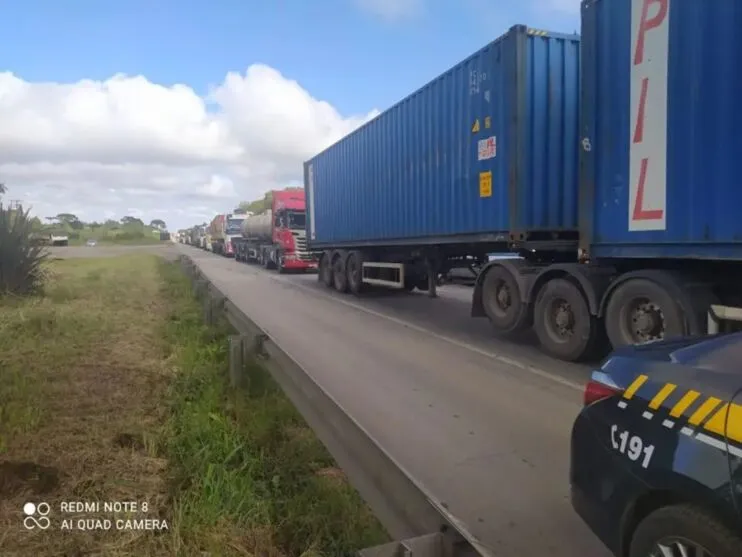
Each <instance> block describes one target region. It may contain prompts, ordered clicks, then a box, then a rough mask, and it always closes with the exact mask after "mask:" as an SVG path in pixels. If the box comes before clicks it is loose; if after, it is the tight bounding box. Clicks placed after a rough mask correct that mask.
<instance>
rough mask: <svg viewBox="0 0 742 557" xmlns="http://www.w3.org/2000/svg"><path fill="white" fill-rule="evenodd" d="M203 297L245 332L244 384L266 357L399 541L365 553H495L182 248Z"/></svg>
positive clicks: (233, 364) (394, 556) (238, 358)
mask: <svg viewBox="0 0 742 557" xmlns="http://www.w3.org/2000/svg"><path fill="white" fill-rule="evenodd" d="M180 260H181V264H182V266H183V268H184V270H185V271H186V273H187V274H188V275H189V276H190V277H191V278H192V280H193V286H194V291H195V294H196V296H197V297H198V298H199V299H200V300H201V301H202V303H203V307H204V318H205V319H206V320H207V321H209V322H214V321H215V320H216V319H217V318H218V314H219V312H224V315H225V317H226V319H227V320H228V321H229V323H230V324H231V326H232V328H233V329H234V330H235V331H237V333H238V335H235V336H232V337H230V377H231V379H232V382H233V384H234V385H236V386H238V385H239V383H240V381H241V379H240V377H241V373H242V372H243V371H244V367H245V366H244V364H245V362H246V361H248V359H249V358H252V359H255V360H257V361H259V362H260V364H261V366H262V367H264V368H265V369H266V370H267V371H268V372H269V373H270V374H271V376H272V377H273V378H274V380H275V381H276V382H277V383H278V385H279V386H280V387H281V388H282V390H283V391H284V393H285V394H286V395H287V396H288V398H289V399H290V400H291V402H292V403H293V404H294V406H295V407H296V409H297V410H298V411H299V412H300V413H301V415H302V416H303V417H304V419H305V420H306V422H307V423H308V424H309V426H310V427H311V428H312V429H313V430H314V432H315V434H316V435H317V437H318V438H319V439H320V440H321V441H322V443H323V444H324V445H325V447H326V448H327V449H328V451H329V452H330V454H331V455H332V456H333V458H334V459H335V460H336V462H337V463H338V465H339V466H340V467H341V468H342V469H343V471H344V472H345V474H346V475H347V477H348V480H349V481H350V483H351V484H352V485H353V487H355V488H356V490H358V492H359V493H360V495H361V497H363V499H364V500H365V501H366V503H367V504H368V505H369V507H371V510H372V511H373V512H374V514H375V515H376V517H377V518H378V519H379V521H380V522H381V523H382V524H383V525H384V527H385V528H386V529H387V531H388V532H389V534H390V535H391V537H392V538H393V539H395V540H400V541H395V542H392V543H389V544H384V545H381V546H377V547H372V548H367V549H363V550H361V551H360V552H359V557H474V556H476V555H484V556H488V557H489V556H492V557H494V554H493V553H492V552H491V551H490V550H489V549H488V548H486V547H484V546H483V545H482V544H481V543H480V542H479V541H478V540H477V539H476V538H475V537H474V536H473V535H472V534H471V533H470V532H468V531H467V529H466V527H465V526H464V525H463V524H462V523H461V522H460V521H459V520H457V519H456V517H455V516H453V515H452V514H451V513H450V512H449V511H448V509H446V505H445V503H443V502H441V501H438V500H436V499H435V498H434V497H433V496H432V495H431V494H430V493H429V492H427V490H426V489H425V488H424V487H423V486H421V485H420V484H419V483H418V482H417V481H415V480H414V479H413V478H412V476H411V475H410V474H408V473H407V472H406V471H405V470H404V469H403V468H402V467H401V466H400V465H399V464H398V463H397V462H395V461H394V459H393V458H392V457H391V456H390V455H389V454H388V453H387V452H386V451H384V449H382V448H381V446H380V445H379V444H378V443H377V442H376V441H375V440H374V439H373V438H372V437H371V436H370V435H369V434H368V433H367V432H366V431H365V430H364V429H363V427H362V426H361V425H360V424H359V423H358V422H356V421H355V420H354V419H353V418H352V417H350V416H349V415H348V413H347V412H345V411H344V410H343V408H342V407H341V406H340V404H338V402H337V401H335V400H334V399H333V398H332V397H331V396H330V395H329V394H328V393H327V392H326V391H325V390H324V389H323V388H322V387H321V386H320V385H319V384H318V383H317V382H316V381H314V379H312V377H311V376H310V375H309V374H307V372H306V371H305V370H304V369H303V368H302V367H301V365H299V364H298V363H297V361H296V360H295V359H294V358H292V356H291V355H290V354H289V353H287V352H286V351H285V350H283V349H282V348H281V347H280V346H279V345H278V343H277V342H276V341H275V340H274V339H272V338H270V336H269V335H267V334H266V333H265V332H263V331H262V330H261V329H260V327H258V325H256V324H255V323H254V322H253V321H252V320H251V319H250V318H249V317H248V316H247V315H245V314H244V312H242V311H241V310H240V309H239V308H238V307H237V306H235V305H234V304H233V303H232V302H230V301H229V300H228V299H227V298H226V296H224V294H223V293H222V292H220V291H219V290H218V288H216V287H215V286H214V285H213V284H211V282H210V281H209V280H208V278H206V276H205V275H204V273H202V272H201V270H200V269H199V268H198V266H197V265H196V264H195V263H194V262H193V260H192V259H191V258H190V257H188V256H186V255H181V256H180Z"/></svg>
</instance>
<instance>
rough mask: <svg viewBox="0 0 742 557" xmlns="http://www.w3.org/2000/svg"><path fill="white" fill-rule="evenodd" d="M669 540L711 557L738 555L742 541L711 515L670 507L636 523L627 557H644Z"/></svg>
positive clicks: (690, 507) (694, 509) (699, 510)
mask: <svg viewBox="0 0 742 557" xmlns="http://www.w3.org/2000/svg"><path fill="white" fill-rule="evenodd" d="M673 538H677V539H680V540H682V541H684V542H686V543H687V542H692V543H695V544H697V545H700V546H702V547H704V548H705V549H706V551H708V552H709V553H710V554H711V555H713V556H714V557H739V556H740V555H742V537H740V536H739V535H738V534H736V533H735V532H733V531H732V530H730V529H729V528H727V526H726V525H724V524H723V523H722V522H720V521H719V520H717V519H716V518H714V517H713V516H712V515H711V514H709V513H707V512H706V511H703V510H701V509H699V508H698V507H694V506H692V505H673V506H670V507H663V508H661V509H658V510H656V511H654V512H653V513H651V514H650V515H649V516H647V517H646V518H645V519H644V520H642V521H641V522H640V523H639V526H637V528H636V530H634V533H633V535H632V537H631V543H630V546H629V557H648V556H649V555H652V551H653V550H655V548H656V547H657V544H658V543H662V542H663V540H668V541H669V540H672V539H673ZM678 555H679V553H678Z"/></svg>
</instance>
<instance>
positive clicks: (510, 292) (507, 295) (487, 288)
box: [482, 265, 530, 335]
mask: <svg viewBox="0 0 742 557" xmlns="http://www.w3.org/2000/svg"><path fill="white" fill-rule="evenodd" d="M482 306H483V307H484V312H485V313H486V314H487V318H488V319H489V321H490V323H492V326H493V327H494V328H495V330H496V331H497V332H498V333H501V334H505V335H509V334H515V333H519V332H522V331H523V330H525V329H527V328H528V327H529V325H530V322H529V321H530V320H529V317H530V316H529V313H528V311H527V310H528V307H527V305H526V304H524V303H523V300H522V299H521V296H520V289H519V288H518V282H517V281H516V280H515V277H514V276H513V274H512V273H511V272H510V271H509V270H508V269H506V268H505V267H503V266H501V265H495V266H494V267H490V269H489V270H488V271H487V274H486V275H485V277H484V282H483V284H482Z"/></svg>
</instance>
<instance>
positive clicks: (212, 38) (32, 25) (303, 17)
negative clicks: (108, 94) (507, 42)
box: [0, 0, 579, 113]
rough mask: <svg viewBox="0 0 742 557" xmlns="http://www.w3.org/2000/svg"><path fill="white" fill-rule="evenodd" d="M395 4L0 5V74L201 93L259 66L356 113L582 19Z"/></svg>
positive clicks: (501, 4) (531, 4)
mask: <svg viewBox="0 0 742 557" xmlns="http://www.w3.org/2000/svg"><path fill="white" fill-rule="evenodd" d="M392 2H393V0H377V1H376V2H374V0H314V1H312V0H272V1H271V0H262V1H257V0H242V1H236V0H212V1H211V2H202V1H196V0H178V1H174V0H149V1H144V0H129V1H127V2H117V1H106V0H66V1H61V2H60V1H51V0H47V1H39V0H25V1H23V2H18V1H12V0H2V1H0V9H1V10H2V17H1V18H0V21H2V22H3V24H2V36H3V42H4V43H5V45H6V46H5V47H4V48H3V49H2V51H0V69H4V70H10V71H13V72H14V73H16V74H17V75H19V76H20V77H22V78H24V79H25V80H27V81H59V82H73V81H77V80H79V79H82V78H92V79H105V78H107V77H109V76H111V75H113V74H115V73H119V72H122V73H126V74H130V75H137V74H143V75H145V76H146V77H147V78H148V79H150V81H154V82H156V83H163V84H173V83H187V84H189V85H190V86H192V87H193V88H194V89H195V90H196V91H198V92H201V93H205V92H206V91H207V90H208V87H209V85H210V84H217V83H220V82H221V80H222V79H223V77H224V75H225V74H226V72H227V71H229V70H237V71H244V69H245V68H247V66H248V65H250V64H252V63H255V62H262V63H265V64H267V65H270V66H272V67H274V68H276V69H278V70H280V71H281V72H282V73H283V74H284V75H286V76H287V77H290V78H292V79H296V80H297V81H299V82H300V83H301V85H302V86H303V87H304V88H305V89H307V90H308V91H309V92H310V93H311V94H312V95H313V96H315V97H317V98H320V99H324V100H327V101H329V102H330V103H331V104H333V105H334V106H336V107H337V108H338V109H339V110H340V112H342V113H358V112H366V111H368V110H369V109H371V108H373V107H380V108H384V107H388V106H390V105H391V104H393V103H394V102H395V101H397V100H399V99H400V98H402V97H404V96H405V95H406V94H408V93H410V92H412V91H413V90H414V89H416V88H417V87H419V86H421V85H422V84H423V83H425V82H426V81H428V80H430V79H432V78H433V77H435V76H436V75H437V74H439V73H442V72H443V71H444V70H445V69H447V68H448V67H450V66H452V65H453V64H455V63H456V62H457V61H459V60H461V59H462V58H464V57H466V56H467V55H468V54H470V53H472V52H474V51H475V50H477V49H478V48H480V47H482V46H483V45H484V44H486V43H487V42H488V41H489V40H492V39H493V38H495V37H497V36H498V35H500V34H502V33H503V32H504V31H505V30H506V29H507V28H508V27H509V26H510V25H513V24H516V23H524V24H527V25H530V26H533V27H540V28H548V29H550V30H554V31H565V32H572V31H575V30H578V29H579V18H578V14H576V13H573V14H569V13H567V12H566V11H565V10H560V9H558V8H559V6H569V5H570V3H571V4H573V5H576V2H570V0H520V1H518V0H429V1H419V2H412V3H411V5H412V8H411V9H410V10H409V11H405V10H402V12H403V14H402V16H401V17H399V18H392V17H385V16H384V11H383V10H384V8H383V6H385V5H389V4H391V3H392ZM397 2H399V4H398V5H405V3H406V2H409V0H397ZM374 3H375V4H376V5H378V6H381V8H379V10H378V11H374V10H373V9H370V8H368V6H370V5H372V4H374ZM364 4H365V5H366V6H364ZM7 45H12V48H8V46H7Z"/></svg>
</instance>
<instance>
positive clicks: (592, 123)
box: [205, 0, 742, 361]
mask: <svg viewBox="0 0 742 557" xmlns="http://www.w3.org/2000/svg"><path fill="white" fill-rule="evenodd" d="M740 25H742V2H739V1H738V0H714V1H704V2H693V1H687V0H586V1H583V2H582V24H581V36H578V35H576V34H575V35H567V34H559V33H551V32H547V31H541V30H536V29H531V28H528V27H526V26H522V25H518V26H514V27H512V28H511V29H510V30H509V31H508V32H507V33H506V34H505V35H503V36H502V37H500V38H499V39H497V40H495V41H493V42H492V43H490V44H488V45H487V46H485V47H484V48H483V49H481V50H480V51H478V52H476V53H474V54H473V55H471V56H470V57H468V58H467V59H465V60H464V61H462V62H461V63H459V64H457V65H456V66H454V67H453V68H451V69H450V70H448V71H447V72H445V73H444V74H443V75H441V76H439V77H438V78H436V79H434V80H433V81H431V82H430V83H428V84H427V85H425V86H424V87H422V88H421V89H419V90H418V91H416V92H415V93H413V94H412V95H410V96H409V97H407V98H405V99H404V100H402V101H400V102H399V103H398V104H396V105H394V106H393V107H391V108H390V109H388V110H386V111H385V112H384V113H382V114H381V115H379V116H378V117H376V118H374V119H373V120H371V121H370V122H368V123H366V124H365V125H363V126H361V127H360V128H358V129H357V130H355V131H354V132H352V133H350V134H349V135H347V136H346V137H344V138H343V139H341V140H340V141H338V142H337V143H336V144H334V145H332V146H331V147H329V148H327V149H326V150H324V151H323V152H321V153H319V154H318V155H316V156H315V157H313V158H312V159H310V160H309V161H307V162H306V163H305V164H304V191H305V194H306V216H305V212H304V208H305V206H304V202H303V201H302V204H301V208H302V209H301V212H298V209H292V210H288V209H286V210H284V213H283V214H284V215H285V218H284V220H282V221H279V220H278V215H277V213H278V210H277V208H276V207H274V209H273V214H272V215H268V216H267V217H262V220H260V221H257V220H256V221H254V222H255V228H250V227H249V226H248V227H247V230H246V229H245V227H244V226H243V227H242V230H243V233H242V235H241V236H239V235H238V236H236V237H235V238H237V240H236V241H235V240H234V239H233V240H232V253H236V254H238V255H237V258H238V259H242V260H245V261H254V262H258V263H263V264H266V262H268V261H269V262H270V263H271V264H272V265H274V266H276V265H277V266H278V268H279V269H281V268H285V267H286V266H287V265H288V262H289V261H291V262H292V263H293V264H296V262H297V261H306V262H307V263H306V264H307V265H309V261H312V265H313V264H314V263H313V262H314V260H315V259H316V261H317V264H318V270H319V273H318V276H319V280H320V281H321V282H323V283H324V284H325V285H326V286H327V287H328V288H334V289H336V290H338V291H340V292H343V293H345V292H351V293H353V294H356V295H361V294H362V293H363V291H364V290H365V289H367V288H370V287H378V286H384V287H390V288H397V289H407V290H412V289H415V288H417V289H420V290H423V291H427V292H428V293H429V294H430V295H431V296H435V294H436V286H437V284H438V277H440V276H441V275H442V274H446V273H449V272H451V271H452V270H454V269H457V268H472V267H474V268H476V269H477V270H478V274H477V279H476V284H475V287H474V290H473V300H472V309H471V313H472V316H474V317H487V318H488V319H489V321H490V322H491V323H492V325H493V327H494V329H495V331H496V332H497V333H499V334H502V335H511V334H516V333H519V332H522V331H524V330H526V329H529V328H532V329H533V330H535V333H536V335H537V337H538V339H539V341H540V344H541V346H542V348H543V349H544V350H545V351H546V352H548V353H550V354H551V355H553V356H555V357H557V358H561V359H564V360H572V361H575V360H580V359H585V358H589V357H594V356H597V355H598V354H599V353H601V352H604V351H605V350H606V349H607V348H609V347H610V346H611V345H612V346H613V347H620V346H624V345H629V344H641V343H645V342H648V341H653V340H660V339H668V338H672V337H679V336H689V335H700V334H705V333H706V332H707V322H708V313H709V310H710V308H711V306H712V305H713V306H714V307H717V306H727V307H729V306H740V305H742V218H740V215H742V187H741V186H740V176H742V132H740V130H741V129H742V103H740V99H741V98H742V72H740V71H739V68H740V67H742V42H741V40H740V37H742V34H740V33H739V27H740ZM274 199H280V197H277V198H274ZM297 203H298V201H297ZM297 207H298V205H297ZM291 211H294V213H293V215H296V216H289V213H291ZM298 215H301V217H298ZM233 217H234V215H233V216H232V217H229V216H225V218H227V219H229V218H233ZM246 218H248V219H249V218H253V217H246ZM259 218H260V217H259ZM266 218H267V220H266ZM291 218H293V219H294V220H291ZM305 221H306V222H305ZM247 222H249V221H247ZM258 222H260V223H261V225H260V226H258V224H257V223H258ZM269 223H270V224H269ZM305 224H306V226H304V225H305ZM213 225H214V223H212V228H213ZM258 228H259V229H260V233H258ZM234 230H236V228H234ZM305 230H306V232H305ZM205 234H206V235H207V236H208V233H205ZM211 237H212V240H211V242H212V245H215V243H216V244H218V242H220V241H221V240H220V238H223V237H225V236H224V235H220V234H219V233H213V232H212V236H211ZM299 239H301V244H299V243H298V242H299ZM291 242H294V243H291ZM299 246H301V247H299ZM224 249H225V248H222V247H218V248H217V249H215V250H214V251H219V250H224ZM493 252H510V253H513V254H516V255H517V256H518V257H516V258H510V259H495V260H490V258H489V254H491V253H493ZM226 254H227V255H229V252H227V253H226ZM304 254H306V258H307V259H304ZM290 256H292V257H291V258H290V259H289V257H290ZM729 325H731V326H733V325H732V324H729Z"/></svg>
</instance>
